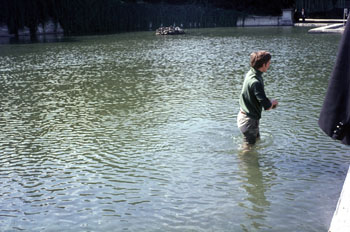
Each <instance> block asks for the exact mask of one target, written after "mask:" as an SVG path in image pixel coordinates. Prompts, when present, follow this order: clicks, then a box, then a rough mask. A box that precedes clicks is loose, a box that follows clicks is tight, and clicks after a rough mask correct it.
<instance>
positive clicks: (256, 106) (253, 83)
mask: <svg viewBox="0 0 350 232" xmlns="http://www.w3.org/2000/svg"><path fill="white" fill-rule="evenodd" d="M239 105H240V107H241V110H243V111H244V112H245V113H246V114H247V115H248V117H250V118H253V119H256V120H259V119H260V118H261V111H262V108H263V107H264V109H265V110H267V109H269V108H270V107H271V105H272V104H271V101H270V100H269V99H268V98H267V97H266V95H265V90H264V80H263V78H262V72H260V71H259V70H255V69H254V68H251V69H250V70H249V72H248V73H247V74H246V76H245V78H244V82H243V87H242V92H241V95H240V97H239Z"/></svg>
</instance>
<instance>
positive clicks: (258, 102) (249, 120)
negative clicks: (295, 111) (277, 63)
mask: <svg viewBox="0 0 350 232" xmlns="http://www.w3.org/2000/svg"><path fill="white" fill-rule="evenodd" d="M270 63H271V54H270V53H269V52H266V51H258V52H253V53H252V54H251V55H250V66H251V68H250V70H249V71H248V73H247V74H246V76H245V78H244V82H243V87H242V91H241V94H240V97H239V105H240V110H239V113H238V116H237V126H238V128H239V129H240V131H241V132H242V134H243V149H246V148H250V147H251V146H252V145H254V144H255V143H256V141H257V139H259V138H260V132H259V120H260V118H261V112H262V109H265V110H271V109H274V108H276V107H277V105H278V102H277V100H270V99H269V98H267V97H266V94H265V89H264V80H263V77H262V74H263V73H264V72H266V71H267V70H268V69H269V67H270Z"/></svg>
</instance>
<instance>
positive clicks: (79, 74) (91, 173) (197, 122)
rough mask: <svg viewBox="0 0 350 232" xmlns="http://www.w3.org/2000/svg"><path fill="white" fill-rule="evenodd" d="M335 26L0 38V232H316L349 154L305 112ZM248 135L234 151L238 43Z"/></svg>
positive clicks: (316, 106)
mask: <svg viewBox="0 0 350 232" xmlns="http://www.w3.org/2000/svg"><path fill="white" fill-rule="evenodd" d="M340 38H341V37H340V35H310V34H307V30H306V29H303V28H217V29H198V30H189V31H188V33H187V34H186V35H184V36H177V37H157V36H155V35H154V34H153V32H139V33H126V34H118V35H108V36H90V37H72V38H69V39H60V40H57V41H54V40H50V42H48V43H24V44H22V43H18V44H1V45H0V76H1V78H0V88H1V91H0V102H1V111H0V115H1V116H0V148H1V149H0V196H1V198H0V225H1V229H0V230H1V231H21V230H25V231H276V232H279V231H327V229H328V226H329V223H330V221H331V217H332V215H333V211H334V209H335V207H336V203H337V200H338V196H339V194H340V191H341V187H342V183H343V181H344V178H345V175H346V172H347V168H348V164H349V158H350V155H349V148H347V147H346V146H344V145H342V144H340V143H338V142H336V141H333V140H331V139H330V138H328V137H327V136H325V135H324V134H323V133H322V132H321V130H320V129H319V128H318V125H317V120H318V115H319V113H320V109H321V106H322V102H323V98H324V95H325V92H326V88H327V84H328V78H329V76H330V73H331V71H332V67H333V65H334V62H335V58H336V53H337V47H338V43H339V40H340ZM259 49H265V50H269V51H270V52H271V53H272V55H273V60H272V64H271V67H270V70H269V71H268V72H267V73H266V74H265V75H264V78H265V85H266V87H265V88H266V92H267V95H268V96H270V97H271V98H276V99H278V100H279V107H278V108H277V109H276V110H274V111H271V112H263V118H262V120H261V135H262V139H261V141H260V142H259V143H258V144H257V145H256V147H255V148H254V149H253V150H252V151H251V152H249V153H248V154H242V152H240V145H241V141H242V137H241V135H240V132H239V130H238V129H237V126H236V114H237V112H238V109H239V106H238V95H239V92H240V89H241V84H242V80H243V77H244V74H245V73H246V71H247V70H248V69H249V65H248V62H249V53H250V52H252V51H255V50H259Z"/></svg>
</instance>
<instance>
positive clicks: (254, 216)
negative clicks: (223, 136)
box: [240, 151, 275, 231]
mask: <svg viewBox="0 0 350 232" xmlns="http://www.w3.org/2000/svg"><path fill="white" fill-rule="evenodd" d="M240 160H241V162H240V164H241V165H240V166H241V168H242V170H243V171H244V172H245V177H246V182H247V183H245V184H244V185H243V188H244V189H245V190H246V192H247V194H248V197H247V199H246V201H248V202H249V203H251V204H252V207H250V210H249V211H248V212H247V213H246V215H247V217H248V218H249V220H247V221H248V222H251V225H243V224H242V225H241V226H242V227H243V229H244V230H245V231H255V230H259V229H263V228H264V227H265V228H266V225H264V218H265V214H264V212H265V210H266V209H267V208H268V207H270V202H269V201H268V200H267V198H266V196H265V193H266V191H267V187H268V186H269V183H268V182H269V181H270V180H271V178H273V176H274V175H275V174H274V172H273V168H272V167H271V170H272V175H271V176H270V178H269V177H264V175H263V173H262V171H261V170H260V164H259V154H258V153H257V152H256V151H251V152H250V153H249V154H241V156H240ZM264 178H265V180H266V181H267V183H264ZM242 206H243V207H244V208H248V207H247V206H246V205H244V203H242ZM251 226H252V227H253V228H248V227H251Z"/></svg>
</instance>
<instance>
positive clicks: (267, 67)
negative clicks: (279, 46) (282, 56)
mask: <svg viewBox="0 0 350 232" xmlns="http://www.w3.org/2000/svg"><path fill="white" fill-rule="evenodd" d="M270 63H271V60H269V62H267V63H266V64H263V66H262V70H261V71H262V72H266V71H267V70H268V69H269V67H270Z"/></svg>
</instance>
